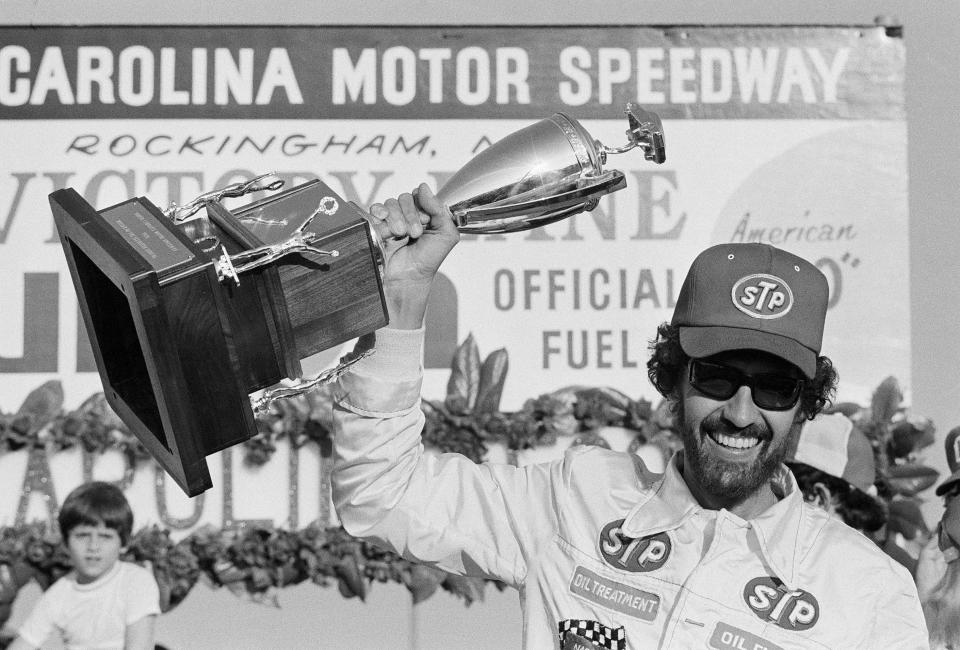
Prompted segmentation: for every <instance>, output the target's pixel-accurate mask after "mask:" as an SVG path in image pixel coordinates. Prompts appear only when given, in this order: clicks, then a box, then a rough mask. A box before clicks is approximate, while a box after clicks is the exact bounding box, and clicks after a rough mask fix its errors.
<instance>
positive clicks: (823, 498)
mask: <svg viewBox="0 0 960 650" xmlns="http://www.w3.org/2000/svg"><path fill="white" fill-rule="evenodd" d="M813 493H814V494H815V495H816V496H815V498H814V503H816V504H817V505H818V506H820V507H821V508H823V509H824V510H826V511H827V512H832V511H833V493H832V492H830V488H828V487H827V486H826V485H824V484H823V483H821V482H819V481H818V482H817V483H814V484H813Z"/></svg>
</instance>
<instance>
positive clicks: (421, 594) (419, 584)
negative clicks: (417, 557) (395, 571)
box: [403, 564, 446, 605]
mask: <svg viewBox="0 0 960 650" xmlns="http://www.w3.org/2000/svg"><path fill="white" fill-rule="evenodd" d="M444 576H446V573H445V572H444V571H441V570H440V569H434V568H433V567H429V566H426V565H423V564H411V565H410V570H409V571H405V572H404V573H403V582H404V584H405V585H406V586H407V590H408V591H409V592H410V594H411V596H413V604H414V605H416V604H417V603H421V602H423V601H425V600H426V599H427V598H429V597H430V596H432V595H433V593H434V592H435V591H436V590H437V587H439V586H440V583H441V582H443V579H444Z"/></svg>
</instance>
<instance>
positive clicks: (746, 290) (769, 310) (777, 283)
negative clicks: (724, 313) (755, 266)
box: [731, 273, 793, 318]
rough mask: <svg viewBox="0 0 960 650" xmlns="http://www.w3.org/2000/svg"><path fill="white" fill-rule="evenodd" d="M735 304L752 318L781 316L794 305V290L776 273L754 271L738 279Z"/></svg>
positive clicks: (734, 291)
mask: <svg viewBox="0 0 960 650" xmlns="http://www.w3.org/2000/svg"><path fill="white" fill-rule="evenodd" d="M731 297H732V298H733V306H734V307H736V308H737V309H739V310H740V311H742V312H743V313H744V314H746V315H747V316H750V317H751V318H780V317H781V316H784V315H785V314H786V313H787V312H788V311H790V309H791V307H793V291H792V290H791V289H790V286H789V285H788V284H787V283H786V282H784V281H783V280H781V279H780V278H778V277H777V276H775V275H770V274H769V273H754V274H753V275H748V276H746V277H742V278H740V279H739V280H737V283H736V284H734V285H733V290H732V291H731Z"/></svg>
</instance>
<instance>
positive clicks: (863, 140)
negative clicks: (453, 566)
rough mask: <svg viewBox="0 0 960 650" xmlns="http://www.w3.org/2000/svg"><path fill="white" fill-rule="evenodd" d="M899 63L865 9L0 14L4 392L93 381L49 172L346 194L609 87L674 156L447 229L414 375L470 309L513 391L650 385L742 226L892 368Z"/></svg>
mask: <svg viewBox="0 0 960 650" xmlns="http://www.w3.org/2000/svg"><path fill="white" fill-rule="evenodd" d="M903 71H904V48H903V43H902V41H901V40H900V39H899V38H896V37H894V36H890V35H888V34H887V32H885V30H884V29H883V28H874V27H868V28H826V27H794V28H791V27H716V28H712V27H677V28H646V27H615V28H582V27H577V28H561V27H549V28H538V27H520V28H500V27H498V28H473V27H450V28H442V27H431V28H407V27H369V28H368V27H355V28H344V27H336V28H325V27H289V28H288V27H209V26H204V27H97V28H86V27H84V28H66V27H39V28H37V27H31V28H2V29H0V141H2V142H3V143H4V145H5V146H4V150H5V151H6V152H7V155H5V156H4V158H3V161H2V162H0V304H2V305H3V313H4V318H3V319H0V410H3V411H6V412H9V411H12V410H15V409H16V408H17V406H18V405H19V404H20V403H21V401H22V400H23V399H24V397H25V396H26V395H27V394H28V392H29V391H30V390H31V389H32V388H34V387H36V386H38V385H40V384H41V383H42V382H44V381H46V380H48V379H53V378H55V379H59V380H60V381H61V382H62V383H63V385H64V387H65V389H66V398H67V405H68V406H75V405H77V404H78V403H80V402H81V401H82V400H83V399H85V398H86V397H88V396H89V395H91V394H92V393H95V392H98V391H100V390H101V386H100V383H99V378H98V375H97V373H96V372H95V368H94V365H93V360H92V357H91V355H90V352H89V347H88V343H87V342H86V338H85V333H84V332H83V329H82V324H80V322H79V318H78V313H77V305H76V297H75V295H74V293H73V289H72V285H71V282H70V278H69V273H68V272H67V268H66V262H65V259H64V256H63V252H62V250H61V248H60V244H59V242H58V239H57V237H56V232H55V228H54V225H53V220H52V217H51V214H50V210H49V207H48V204H47V195H48V194H49V193H50V192H52V191H54V190H56V189H59V188H63V187H73V188H75V189H77V190H78V191H79V192H80V193H81V194H82V195H83V196H84V197H85V198H86V200H87V201H88V202H90V203H91V204H93V205H94V206H96V207H98V208H100V209H102V208H105V207H108V206H110V205H112V204H115V203H118V202H120V201H122V200H125V199H127V198H130V197H132V196H145V197H147V198H149V199H150V200H151V201H153V202H154V203H155V204H157V205H158V206H160V207H161V208H162V207H166V206H167V205H168V204H170V203H171V202H177V203H184V202H186V201H188V200H190V199H191V198H192V197H193V196H195V195H197V194H199V193H201V192H204V191H208V190H211V189H214V188H216V187H218V186H221V185H224V184H227V183H229V182H232V181H236V180H241V179H244V178H249V177H251V176H253V175H255V174H258V173H263V172H267V171H274V172H276V173H277V174H278V175H280V176H281V177H283V178H285V179H286V180H287V186H288V187H292V186H293V185H295V184H299V183H300V182H303V181H305V180H307V179H310V178H314V177H320V178H322V179H323V180H324V181H325V182H326V183H328V184H330V185H331V186H332V187H334V188H336V189H337V190H338V192H340V193H341V194H342V195H343V196H344V197H346V198H347V199H349V200H353V201H355V202H357V203H358V204H359V205H361V206H366V205H369V204H370V203H373V202H375V201H382V200H384V199H386V198H388V197H390V196H395V195H397V194H398V193H401V192H404V191H408V190H409V189H411V188H412V187H414V186H415V185H417V184H418V183H420V182H421V181H427V182H429V183H431V184H433V185H434V186H439V185H441V184H442V183H443V181H444V180H445V179H446V178H448V177H449V176H450V175H451V174H452V173H453V172H454V171H455V170H457V169H458V168H459V167H461V166H462V165H463V164H464V163H465V162H466V161H467V160H469V159H470V158H471V157H472V156H473V155H474V154H476V153H477V152H478V151H480V150H482V149H483V148H485V147H486V146H488V145H489V144H490V143H491V142H494V141H496V140H497V139H499V138H500V137H502V136H504V135H506V134H508V133H510V132H512V131H514V130H516V129H518V128H521V127H523V126H526V125H528V124H530V123H531V122H532V121H535V120H539V119H542V118H544V117H548V116H549V115H551V114H552V113H554V112H565V113H567V114H569V115H570V116H571V117H574V118H577V119H578V120H580V121H581V122H582V123H583V125H584V127H585V128H586V129H587V131H588V132H590V133H591V134H592V135H593V136H594V137H596V138H597V139H598V140H600V141H601V142H603V143H605V144H610V145H615V144H617V143H618V142H620V141H623V142H624V143H625V142H626V139H625V136H624V135H623V131H624V128H625V124H626V122H625V119H624V117H623V114H622V111H623V108H624V106H625V105H626V103H627V102H628V101H633V102H637V103H639V104H641V105H642V106H643V107H644V108H647V109H649V110H652V111H655V112H656V113H657V114H659V115H660V117H661V118H662V119H663V123H664V132H665V135H666V143H667V162H666V163H665V164H664V165H652V164H650V163H646V162H645V161H644V160H643V156H642V155H641V154H639V153H637V154H636V156H633V157H632V156H631V155H630V154H626V155H622V156H616V157H613V158H611V159H610V161H609V163H608V167H611V168H617V169H621V170H623V171H624V173H625V175H626V177H627V182H628V186H627V188H626V189H624V190H622V191H620V192H617V193H615V194H613V195H610V196H608V197H606V198H604V199H603V200H602V201H601V202H600V205H599V207H598V208H597V209H596V210H594V211H593V212H592V213H588V214H583V215H579V216H577V217H575V218H573V219H569V220H567V221H563V222H559V223H556V224H553V225H550V226H547V227H545V228H542V229H538V230H534V231H530V232H526V233H518V234H514V235H511V236H489V237H465V238H464V241H463V242H462V243H461V245H460V246H459V247H458V248H457V249H456V251H455V252H454V253H453V255H452V256H451V257H450V259H449V260H448V262H447V263H446V265H445V266H444V268H443V278H442V279H441V282H440V283H439V284H438V287H437V293H436V295H435V296H434V301H433V304H432V306H431V316H430V318H429V323H428V329H429V341H428V346H427V348H428V349H427V358H426V366H427V378H426V384H425V391H426V393H427V395H428V396H430V397H441V396H442V395H443V392H444V388H445V386H446V381H447V378H448V375H449V372H448V368H449V363H450V357H451V354H452V352H453V346H454V345H456V343H457V342H459V341H461V340H463V339H464V338H465V337H466V336H467V334H468V333H473V334H474V337H475V338H476V340H477V342H478V345H479V347H480V350H481V353H483V354H485V353H487V352H491V351H493V350H494V349H496V348H501V347H503V348H506V350H507V351H508V354H509V361H510V370H509V372H508V375H507V380H506V386H505V390H504V397H503V401H502V406H503V407H504V408H506V409H513V408H517V407H519V406H520V404H522V402H523V401H524V400H525V399H527V398H528V397H533V396H536V395H538V394H540V393H544V392H549V391H552V390H554V389H557V388H560V387H562V386H566V385H571V384H577V385H600V386H612V387H615V388H618V389H620V390H622V391H624V392H626V393H627V394H629V395H632V396H637V397H639V396H646V397H647V398H649V399H655V397H656V396H655V393H654V391H653V389H652V387H651V386H650V385H649V383H648V381H647V379H646V373H645V366H644V364H645V361H646V358H647V344H648V341H649V340H650V339H651V338H652V337H653V335H654V333H655V329H656V326H657V325H658V324H659V323H660V322H662V321H664V320H668V319H669V317H670V314H671V312H672V308H673V305H674V301H675V300H676V295H677V292H678V291H679V288H680V284H681V282H682V280H683V276H684V273H685V272H686V269H687V267H688V265H689V263H690V262H691V260H692V259H693V258H694V256H695V255H696V254H697V253H698V252H699V251H700V250H702V249H703V248H704V247H706V246H708V245H710V244H713V243H718V242H738V241H744V242H745V241H761V242H767V243H771V244H775V245H778V246H781V247H784V248H787V249H789V250H791V251H793V252H795V253H797V254H799V255H801V256H804V257H806V258H808V259H810V260H811V261H813V262H814V263H816V264H817V266H819V267H820V268H821V269H822V270H823V271H824V273H826V275H827V277H828V279H829V281H830V286H831V302H830V307H831V308H830V312H829V316H828V322H827V327H826V332H825V342H824V353H825V354H827V355H829V356H830V357H831V358H832V359H833V360H834V362H835V363H836V365H837V367H838V368H839V370H840V375H841V378H842V379H841V387H840V395H839V397H840V398H841V399H850V400H854V401H861V402H863V401H865V400H866V399H868V398H869V393H870V391H871V390H872V388H873V387H874V386H876V385H877V383H878V382H879V381H880V380H881V379H882V378H883V377H885V376H887V375H895V376H896V377H898V378H899V379H900V380H901V381H902V382H903V383H904V384H905V385H909V383H910V379H909V378H910V363H909V341H910V330H909V313H908V310H907V309H906V308H905V306H906V305H908V304H909V280H908V279H909V273H908V270H909V265H908V258H907V250H908V247H907V189H906V170H907V165H906V128H905V116H904V101H903ZM254 198H259V197H254ZM339 354H340V350H331V351H328V352H327V353H323V354H321V355H319V356H318V358H317V359H315V360H314V365H315V366H316V367H317V368H322V367H323V366H324V365H325V364H328V363H329V362H331V361H332V360H333V359H334V358H335V357H336V356H338V355H339ZM308 365H309V364H308ZM277 519H278V521H280V520H282V516H280V515H278V516H277Z"/></svg>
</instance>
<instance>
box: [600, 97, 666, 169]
mask: <svg viewBox="0 0 960 650" xmlns="http://www.w3.org/2000/svg"><path fill="white" fill-rule="evenodd" d="M624 113H626V115H627V123H628V124H629V126H630V128H628V129H627V131H626V133H627V138H628V139H629V142H628V143H627V144H625V145H623V146H621V147H608V146H607V145H605V144H603V143H601V142H599V141H597V142H595V143H594V144H595V146H596V148H597V151H598V152H599V154H600V162H601V163H606V162H607V154H611V153H613V154H617V153H624V152H626V151H630V150H631V149H635V148H637V147H639V148H640V149H643V157H644V159H646V160H649V161H651V162H655V163H657V164H662V163H663V162H664V161H666V159H667V150H666V144H665V142H664V139H663V123H662V122H661V121H660V116H659V115H657V114H656V113H653V112H651V111H648V110H645V109H643V108H641V107H640V106H638V105H637V104H634V103H633V102H630V103H629V104H627V108H626V110H624Z"/></svg>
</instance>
